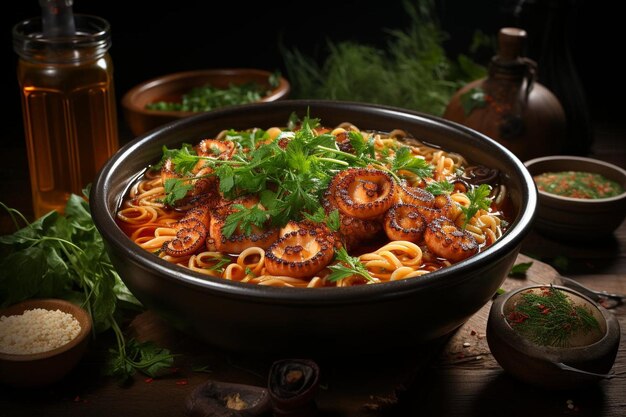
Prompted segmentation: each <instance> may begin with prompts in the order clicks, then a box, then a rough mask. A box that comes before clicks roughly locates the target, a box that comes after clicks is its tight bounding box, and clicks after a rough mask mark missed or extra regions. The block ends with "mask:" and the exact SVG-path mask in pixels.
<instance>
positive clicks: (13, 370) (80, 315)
mask: <svg viewBox="0 0 626 417" xmlns="http://www.w3.org/2000/svg"><path fill="white" fill-rule="evenodd" d="M36 308H42V309H45V310H53V311H54V310H60V311H62V312H64V313H68V314H71V315H72V316H74V317H75V318H76V320H78V322H79V323H80V331H79V333H78V335H77V336H76V337H75V338H74V339H72V340H71V341H69V342H68V343H66V344H64V345H62V346H60V347H58V348H56V349H53V350H48V351H45V352H40V353H30V354H9V353H2V352H0V383H1V384H6V385H11V386H14V387H40V386H44V385H48V384H52V383H54V382H57V381H59V380H60V379H62V378H63V377H64V376H65V375H67V374H68V373H69V372H70V371H71V370H72V369H73V368H74V367H75V366H76V365H77V364H78V362H79V361H80V360H81V358H82V357H83V355H84V353H85V352H86V350H87V346H88V344H89V338H90V334H91V329H92V322H91V317H90V316H89V313H87V311H85V310H84V309H83V308H81V307H79V306H77V305H76V304H73V303H71V302H69V301H65V300H61V299H33V300H27V301H22V302H20V303H17V304H14V305H12V306H9V307H7V308H5V309H4V310H2V311H0V317H2V316H6V317H9V316H15V315H22V314H23V313H24V312H25V311H27V310H33V309H36Z"/></svg>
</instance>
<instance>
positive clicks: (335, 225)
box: [304, 207, 341, 232]
mask: <svg viewBox="0 0 626 417" xmlns="http://www.w3.org/2000/svg"><path fill="white" fill-rule="evenodd" d="M304 217H305V218H307V219H308V220H310V221H312V222H313V223H323V224H325V225H326V226H328V228H329V229H330V230H332V231H333V232H337V231H339V227H340V226H341V219H340V218H339V210H338V209H334V210H333V211H331V212H330V213H329V214H326V211H325V210H324V209H323V208H322V207H320V208H318V209H317V211H316V212H315V213H313V214H309V213H304Z"/></svg>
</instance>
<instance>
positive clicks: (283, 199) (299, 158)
mask: <svg viewBox="0 0 626 417" xmlns="http://www.w3.org/2000/svg"><path fill="white" fill-rule="evenodd" d="M318 125H319V120H318V119H313V118H310V117H308V116H307V117H304V118H303V120H302V122H301V124H300V126H299V129H296V130H295V131H294V132H284V135H283V136H282V139H279V140H283V139H284V140H285V141H286V145H285V146H282V147H281V146H278V144H277V143H276V142H278V141H279V140H276V141H274V142H272V143H268V144H263V145H260V146H258V147H256V148H253V149H248V150H247V151H246V152H244V151H243V150H242V149H239V150H238V152H236V153H235V155H234V157H233V158H232V159H231V160H221V159H217V158H213V157H201V156H198V155H193V154H192V153H190V150H189V149H188V148H186V147H184V148H183V149H180V150H179V152H176V151H172V150H167V152H168V153H167V156H168V157H169V158H170V159H171V161H172V162H173V169H174V171H175V172H176V173H179V174H181V175H185V174H186V173H188V172H189V170H190V169H191V168H192V167H194V166H196V164H197V163H198V162H199V161H201V160H202V161H204V163H205V165H206V166H208V167H211V168H212V169H213V174H211V175H215V176H217V178H218V180H219V183H220V191H221V192H222V193H223V194H224V195H225V197H227V198H230V199H234V198H236V197H238V196H242V195H246V194H260V196H261V203H262V205H263V206H264V208H265V210H263V209H261V208H259V207H252V208H244V207H237V211H235V212H234V213H232V214H230V215H229V216H228V217H227V219H226V223H225V226H224V228H223V233H224V235H225V236H227V237H229V236H231V235H232V234H233V233H235V231H237V230H240V231H241V232H242V233H244V234H250V233H251V231H252V226H256V227H263V226H265V225H267V220H268V218H269V219H271V225H272V226H277V227H281V226H284V225H285V224H287V222H288V221H290V220H296V221H299V220H302V219H303V218H305V216H306V214H309V215H312V214H313V213H316V212H318V211H319V210H320V209H322V205H321V203H320V201H321V200H322V199H321V197H322V194H323V192H324V191H325V190H326V189H327V187H328V183H329V182H330V180H331V178H332V176H333V175H334V174H335V173H336V172H338V171H339V170H341V169H345V168H346V167H348V166H366V165H367V164H371V163H376V164H379V165H380V161H377V160H376V159H375V158H374V157H372V156H371V155H372V154H373V153H374V150H373V142H372V141H371V140H366V139H364V138H363V137H360V136H361V135H360V134H358V133H357V134H356V135H353V134H351V135H350V140H351V143H352V144H353V146H354V147H355V150H357V152H358V155H354V154H350V153H347V152H343V151H341V150H339V148H338V145H337V143H336V142H335V139H334V136H333V135H330V134H321V135H318V134H317V133H316V132H315V131H314V130H313V129H315V128H316V127H317V126H318ZM265 134H266V133H265V132H262V131H257V133H256V136H255V137H256V139H255V143H256V140H258V139H259V138H266V136H265ZM229 135H230V136H232V137H235V136H237V135H238V134H237V133H236V132H232V131H231V132H230V133H229ZM357 135H358V136H359V137H360V138H359V137H357ZM240 137H242V138H243V137H244V135H240ZM407 150H408V149H407ZM403 154H404V151H403V152H402V153H401V155H403ZM416 159H418V158H415V157H413V156H411V155H408V156H403V159H402V161H399V162H401V164H402V166H403V167H404V166H407V167H409V168H410V167H413V166H416V165H415V162H414V160H416ZM179 164H181V166H180V167H179ZM381 169H383V168H381ZM384 169H386V168H384ZM190 187H191V185H190V182H189V179H187V178H173V179H169V180H166V190H165V191H166V197H165V202H166V203H167V204H169V205H174V204H175V203H176V202H177V201H178V200H180V199H182V198H183V197H184V196H185V195H186V194H187V192H188V191H189V190H190ZM335 217H337V218H336V219H335ZM333 220H334V221H335V223H336V224H338V222H339V220H338V215H333Z"/></svg>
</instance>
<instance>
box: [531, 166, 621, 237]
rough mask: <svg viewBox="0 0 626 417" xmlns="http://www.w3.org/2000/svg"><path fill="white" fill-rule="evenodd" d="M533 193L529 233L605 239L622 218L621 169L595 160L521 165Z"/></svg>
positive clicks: (619, 223)
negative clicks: (531, 182)
mask: <svg viewBox="0 0 626 417" xmlns="http://www.w3.org/2000/svg"><path fill="white" fill-rule="evenodd" d="M524 164H525V165H526V167H527V168H528V170H529V171H530V173H531V174H532V176H533V180H534V182H535V184H536V186H537V190H538V194H539V205H538V207H537V220H536V222H535V228H536V229H537V230H538V231H539V232H540V233H542V234H544V235H546V236H549V237H552V238H555V239H568V240H571V239H576V240H580V241H582V240H586V239H589V238H590V237H609V236H611V234H612V233H613V232H614V231H615V229H617V228H618V227H619V226H620V225H621V224H622V222H623V221H624V219H625V218H626V170H624V169H623V168H620V167H618V166H617V165H614V164H612V163H609V162H606V161H602V160H599V159H596V158H589V157H582V156H573V155H550V156H544V157H540V158H535V159H531V160H529V161H526V162H525V163H524Z"/></svg>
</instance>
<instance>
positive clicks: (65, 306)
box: [0, 298, 93, 362]
mask: <svg viewBox="0 0 626 417" xmlns="http://www.w3.org/2000/svg"><path fill="white" fill-rule="evenodd" d="M35 308H43V309H46V310H51V309H52V310H57V309H59V310H61V311H63V312H65V313H69V314H71V315H72V316H74V318H75V319H76V320H78V322H79V323H80V332H79V333H78V334H77V335H76V337H75V338H73V339H72V340H70V341H69V342H67V343H66V344H64V345H61V346H59V347H57V348H55V349H51V350H47V351H44V352H37V353H27V354H17V353H5V352H0V360H2V361H11V362H31V361H39V360H46V359H49V358H51V357H54V356H57V355H60V354H62V353H64V352H68V351H70V350H72V349H74V348H75V347H77V346H78V345H80V344H81V343H83V342H84V341H85V339H86V338H87V337H88V336H89V335H90V334H91V331H92V328H93V324H92V320H91V316H90V314H89V313H88V312H87V310H85V309H84V308H83V307H81V306H79V305H78V304H75V303H73V302H71V301H68V300H64V299H61V298H31V299H27V300H24V301H19V302H17V303H15V304H12V305H10V306H7V307H5V308H3V309H2V310H0V316H3V315H4V316H15V315H20V314H23V313H24V311H26V310H32V309H35ZM9 312H10V314H7V313H9Z"/></svg>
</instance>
